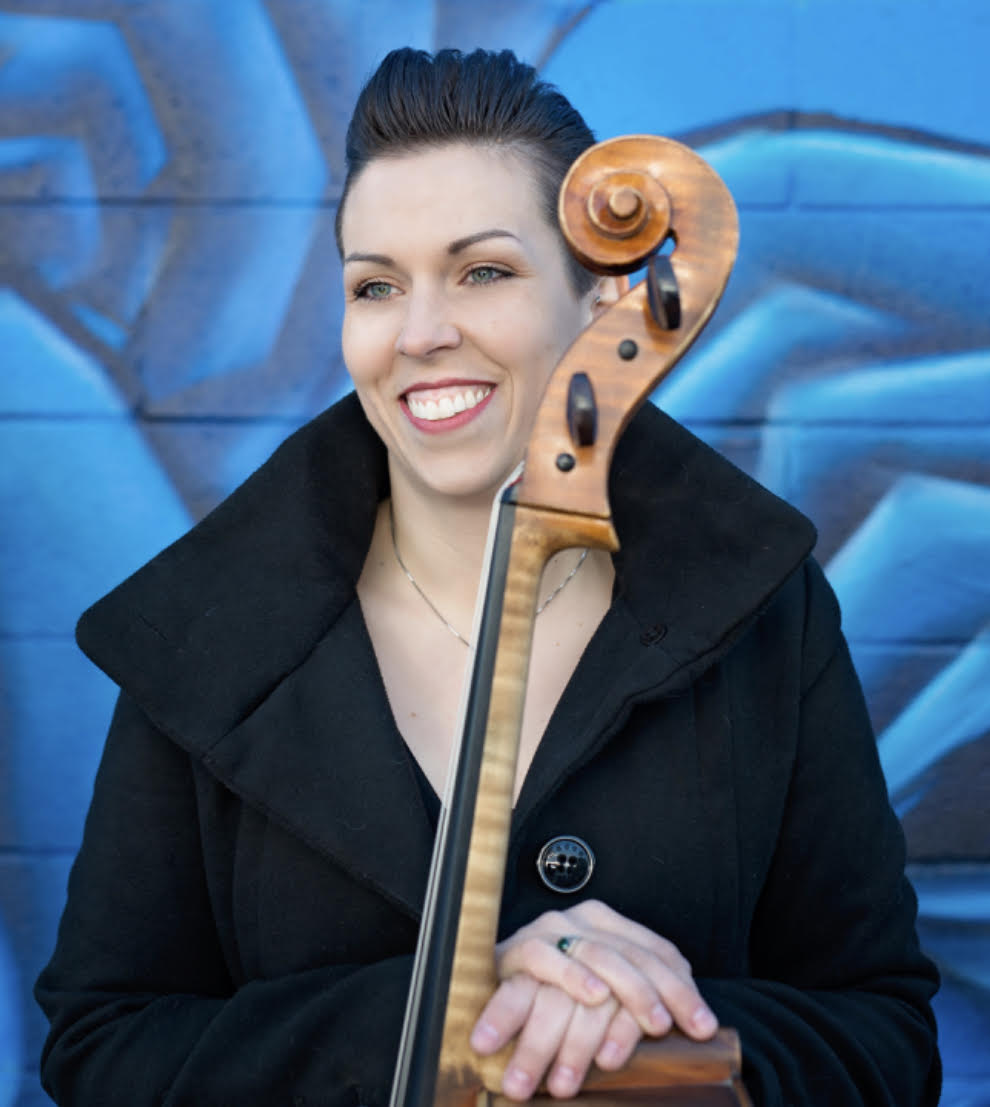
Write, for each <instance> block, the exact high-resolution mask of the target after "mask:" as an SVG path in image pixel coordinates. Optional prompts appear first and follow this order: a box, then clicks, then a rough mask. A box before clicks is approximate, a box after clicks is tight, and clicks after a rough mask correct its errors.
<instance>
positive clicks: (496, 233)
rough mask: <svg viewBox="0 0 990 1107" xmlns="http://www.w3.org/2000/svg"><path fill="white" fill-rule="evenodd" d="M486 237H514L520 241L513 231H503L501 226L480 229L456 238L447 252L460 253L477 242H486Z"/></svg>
mask: <svg viewBox="0 0 990 1107" xmlns="http://www.w3.org/2000/svg"><path fill="white" fill-rule="evenodd" d="M486 238H514V239H515V240H516V241H517V242H518V241H519V239H518V237H517V236H516V235H514V234H513V233H512V231H503V230H502V229H501V228H500V227H493V228H492V229H491V230H489V231H478V232H477V233H476V234H469V235H465V236H464V238H455V239H454V241H453V242H452V243H451V244H450V245H449V246H448V247H447V253H448V254H459V253H460V252H461V250H466V249H467V248H468V247H469V246H473V245H474V244H475V243H476V242H484V240H485V239H486Z"/></svg>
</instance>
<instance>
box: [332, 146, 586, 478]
mask: <svg viewBox="0 0 990 1107" xmlns="http://www.w3.org/2000/svg"><path fill="white" fill-rule="evenodd" d="M342 242H343V251H344V291H345V296H346V306H345V310H344V324H343V352H344V360H345V362H346V364H347V368H348V370H349V371H350V374H351V377H352V379H353V381H354V386H355V389H356V390H357V394H358V396H359V398H360V400H361V403H362V405H363V407H364V410H365V413H366V414H367V416H368V419H369V420H370V422H371V423H372V425H373V426H374V428H375V430H376V431H377V432H378V434H379V435H380V436H381V438H382V440H383V441H384V443H385V445H386V447H387V448H388V451H389V455H390V460H391V463H392V465H391V467H392V474H393V480H396V479H398V480H408V481H410V482H412V483H415V484H417V485H419V486H420V487H421V488H422V489H424V490H430V491H432V492H437V493H441V494H444V495H450V496H472V495H479V494H482V493H484V494H486V495H490V494H491V493H492V492H494V490H495V489H496V488H497V487H498V486H499V485H500V484H501V482H502V481H503V480H504V479H505V477H506V476H507V475H508V474H509V473H510V472H511V471H512V469H513V468H514V466H515V465H516V464H517V462H518V461H519V460H520V459H521V458H522V456H523V453H524V451H525V448H526V443H527V441H528V439H529V434H530V431H531V428H532V425H533V421H534V418H535V415H536V410H537V407H538V406H539V402H540V399H541V397H542V395H543V391H544V388H545V386H546V383H547V379H548V378H549V375H550V373H551V371H552V369H553V368H554V366H555V365H556V363H557V361H558V360H559V359H560V357H561V355H562V353H563V352H564V350H566V349H567V347H568V346H569V345H570V344H571V342H572V341H573V340H574V338H575V337H576V335H577V334H578V333H579V332H580V331H581V330H582V329H583V327H584V326H585V325H586V324H587V323H588V322H589V321H590V319H591V302H592V294H591V293H590V292H589V293H587V294H586V295H583V296H578V295H577V294H576V293H575V292H574V290H573V287H572V285H571V283H570V281H569V279H568V274H567V269H566V261H565V257H564V247H563V244H562V242H561V240H560V237H559V235H558V233H557V231H556V230H555V229H553V228H551V227H550V226H549V225H548V224H547V221H546V218H545V216H544V214H543V211H542V207H541V203H540V196H539V194H538V190H537V185H536V183H535V181H534V179H533V175H532V174H531V173H530V172H529V171H528V170H527V168H526V167H525V165H524V163H523V162H522V161H521V159H520V156H519V155H518V154H515V153H512V152H509V151H506V150H495V149H492V148H490V147H485V146H476V145H469V144H454V145H450V146H444V147H441V148H438V149H430V150H422V151H417V152H415V153H410V154H406V155H402V156H401V157H394V158H381V159H378V160H376V161H373V162H371V163H370V164H369V165H368V166H367V167H366V168H365V169H364V171H363V172H362V173H361V175H360V176H359V177H358V178H357V180H356V181H355V182H354V184H353V185H352V188H351V191H350V194H349V196H348V199H347V203H346V207H345V209H344V213H343V220H342Z"/></svg>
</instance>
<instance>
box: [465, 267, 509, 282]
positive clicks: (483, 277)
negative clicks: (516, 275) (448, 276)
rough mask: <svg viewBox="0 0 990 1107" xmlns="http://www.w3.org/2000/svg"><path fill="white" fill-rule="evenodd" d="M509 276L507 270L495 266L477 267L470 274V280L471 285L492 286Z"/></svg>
mask: <svg viewBox="0 0 990 1107" xmlns="http://www.w3.org/2000/svg"><path fill="white" fill-rule="evenodd" d="M508 276H509V273H508V272H507V271H506V270H505V269H499V268H498V267H497V266H495V265H477V266H475V267H474V269H472V270H471V271H470V272H469V273H468V280H469V281H470V282H471V284H491V283H492V282H493V281H498V280H502V279H503V278H504V277H508Z"/></svg>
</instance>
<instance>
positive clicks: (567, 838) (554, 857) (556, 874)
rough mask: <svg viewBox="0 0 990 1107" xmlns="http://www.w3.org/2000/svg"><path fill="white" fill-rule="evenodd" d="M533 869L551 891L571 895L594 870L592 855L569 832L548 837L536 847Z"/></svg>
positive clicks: (579, 840) (586, 881)
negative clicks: (541, 847)
mask: <svg viewBox="0 0 990 1107" xmlns="http://www.w3.org/2000/svg"><path fill="white" fill-rule="evenodd" d="M536 871H537V872H538V873H539V874H540V879H541V880H542V881H543V883H544V884H545V885H546V886H547V887H548V888H551V889H552V890H553V891H555V892H560V893H562V894H563V895H565V896H567V895H571V894H572V893H573V892H579V891H580V890H581V889H582V888H583V887H584V886H585V884H587V883H588V881H589V880H590V879H591V874H592V873H593V872H594V871H595V855H594V854H593V853H592V852H591V846H589V845H588V843H587V842H583V841H581V839H580V838H575V837H574V835H573V834H562V835H561V836H560V837H559V838H551V839H550V841H549V842H547V844H546V845H545V846H544V847H543V849H541V850H540V856H539V857H537V859H536Z"/></svg>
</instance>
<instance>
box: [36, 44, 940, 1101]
mask: <svg viewBox="0 0 990 1107" xmlns="http://www.w3.org/2000/svg"><path fill="white" fill-rule="evenodd" d="M591 142H592V136H591V134H590V132H589V131H588V129H587V127H586V126H585V125H584V123H583V121H581V119H580V117H579V116H578V115H577V113H576V112H575V111H574V109H573V108H572V107H571V105H570V104H568V103H567V101H566V100H564V99H563V97H562V96H561V95H560V94H559V93H558V92H557V91H556V90H554V89H552V88H550V87H548V86H547V85H545V84H542V83H541V82H539V81H538V80H537V78H536V74H535V73H534V71H533V70H532V69H531V68H530V67H528V66H525V65H523V64H521V63H520V62H518V61H517V60H516V59H515V58H514V57H513V56H512V55H511V54H508V53H500V54H489V53H485V52H481V51H479V52H476V53H474V54H470V55H461V54H459V53H457V52H456V51H441V52H440V53H439V54H437V55H436V56H435V57H431V56H429V55H426V54H423V53H420V52H417V51H412V50H404V51H398V52H396V53H394V54H392V55H390V56H389V57H388V58H387V59H386V60H385V61H384V62H383V64H382V66H381V67H380V69H379V70H378V72H377V73H376V74H375V75H374V76H373V77H372V79H371V81H370V82H369V84H368V86H367V87H366V89H365V91H364V92H363V93H362V95H361V98H360V100H359V102H358V105H357V108H356V110H355V115H354V119H353V121H352V125H351V128H350V130H349V134H348V164H349V172H348V177H347V180H346V183H345V188H344V193H343V197H342V200H341V204H340V210H339V212H338V221H337V229H338V242H339V246H340V249H341V255H342V258H343V272H344V295H345V301H346V307H345V314H344V326H343V336H342V342H343V351H344V357H345V360H346V363H347V366H348V369H349V371H350V373H351V376H352V378H353V382H354V387H355V392H356V396H352V397H348V398H347V399H345V400H344V401H342V402H341V403H340V404H338V405H336V406H335V407H334V408H331V409H330V410H329V411H328V412H326V413H324V414H323V415H321V416H320V417H319V418H318V419H316V420H314V422H313V423H311V424H310V425H309V426H307V427H305V428H303V429H302V430H301V431H299V432H298V433H297V434H296V435H294V436H293V437H292V438H290V439H289V441H287V442H286V443H285V444H284V445H283V446H282V447H281V448H280V449H279V450H278V451H277V452H276V454H275V455H274V456H273V457H272V458H271V459H270V461H269V462H267V463H266V465H264V466H263V467H262V468H261V469H260V470H259V471H258V473H256V474H255V475H254V476H253V477H252V478H251V479H250V480H249V481H248V482H246V483H245V484H244V485H243V486H242V487H241V488H240V489H239V490H238V491H237V492H236V493H235V494H234V495H233V496H232V497H230V499H229V500H227V501H226V502H225V503H224V504H222V505H221V506H220V507H219V508H218V509H217V510H216V511H215V512H214V513H213V514H212V515H211V516H209V517H208V518H207V519H205V520H204V521H203V522H202V523H201V524H200V525H199V526H197V527H196V528H194V529H193V530H192V531H191V532H190V533H189V534H188V535H187V536H186V537H185V538H183V539H181V540H180V541H179V542H178V543H176V544H175V545H174V546H173V547H170V548H169V549H168V550H166V551H164V552H163V553H162V554H161V555H159V557H158V558H156V559H155V560H154V561H153V562H151V563H150V564H149V565H148V566H146V567H145V568H144V569H142V570H140V571H139V572H138V573H137V574H135V575H134V576H133V577H132V578H130V579H129V580H128V581H125V582H124V584H122V585H121V586H120V587H119V588H118V589H116V590H115V591H114V592H112V593H111V594H110V595H109V596H108V597H106V598H104V599H103V600H102V601H100V603H99V604H97V605H96V606H95V607H94V608H92V609H91V610H90V611H89V612H87V613H86V614H85V615H84V616H83V619H82V620H81V622H80V626H79V641H80V643H81V645H82V647H83V648H84V650H86V652H87V653H88V654H89V655H90V657H92V658H93V660H94V661H96V663H97V664H98V665H100V666H101V667H102V668H103V669H104V670H105V671H106V672H108V673H109V674H110V675H111V676H112V677H113V679H114V680H115V681H117V683H118V684H119V685H120V687H121V689H122V691H121V696H120V701H119V705H118V709H117V712H116V715H115V718H114V722H113V725H112V728H111V732H110V735H109V738H108V741H107V747H106V751H105V754H104V759H103V763H102V765H101V769H100V772H99V776H98V779H97V783H96V788H95V793H94V798H93V804H92V807H91V810H90V815H89V818H88V821H87V825H86V833H85V839H84V842H83V846H82V849H81V851H80V854H79V857H78V859H77V861H76V864H75V867H74V869H73V874H72V878H71V882H70V888H69V898H68V903H67V906H66V909H65V914H64V917H63V921H62V926H61V929H60V933H59V940H58V945H57V948H56V950H55V953H54V956H53V958H52V961H51V963H50V964H49V966H48V967H47V968H46V970H45V971H44V973H43V974H42V976H41V978H40V979H39V982H38V985H37V995H38V999H39V1001H40V1002H41V1004H42V1006H43V1007H44V1009H45V1011H46V1013H47V1014H48V1016H49V1018H50V1020H51V1032H50V1035H49V1038H48V1041H47V1043H46V1046H45V1055H44V1060H43V1075H44V1081H45V1086H46V1088H47V1089H48V1090H49V1092H50V1093H51V1094H52V1096H53V1097H54V1098H55V1099H56V1101H57V1102H59V1103H64V1104H68V1103H81V1104H83V1103H87V1104H88V1103H100V1104H108V1105H113V1104H120V1105H124V1104H126V1105H127V1107H136V1105H138V1107H139V1105H141V1104H168V1105H169V1107H178V1105H180V1104H189V1105H192V1104H195V1105H197V1107H203V1105H211V1104H216V1105H220V1104H227V1103H238V1104H258V1105H262V1104H263V1105H269V1104H273V1103H288V1102H293V1103H305V1104H310V1105H312V1104H325V1105H333V1107H337V1105H340V1107H345V1105H346V1107H354V1105H356V1104H366V1105H370V1107H373V1105H376V1104H384V1103H385V1102H386V1101H387V1099H388V1091H389V1083H390V1076H391V1072H392V1070H393V1068H394V1062H395V1054H396V1048H397V1042H398V1037H399V1029H400V1024H401V1020H402V1012H403V1009H404V1006H405V995H406V991H407V989H408V985H409V979H410V968H411V962H412V953H413V949H414V946H415V941H416V932H417V927H418V923H419V914H420V908H421V905H422V902H423V894H424V888H425V883H426V877H427V869H428V862H429V855H430V847H431V841H432V837H433V831H434V829H435V825H436V819H437V813H438V807H439V800H438V793H440V792H442V790H443V787H444V783H445V773H446V767H447V763H448V755H449V751H450V746H451V742H452V736H453V734H454V729H455V721H456V717H457V713H458V704H459V700H460V694H461V693H460V689H461V683H462V679H463V675H464V671H465V667H466V664H467V660H468V657H469V655H470V650H469V649H466V648H465V646H466V644H469V637H470V636H469V632H468V627H469V625H470V622H471V613H472V611H473V609H474V604H475V597H476V594H477V591H478V584H479V578H480V573H481V565H482V559H483V550H484V545H485V540H486V532H487V526H488V519H489V512H490V506H491V500H492V496H493V493H494V492H495V490H496V489H497V488H498V486H499V485H500V484H501V483H502V482H503V481H504V479H505V478H506V476H507V475H508V474H510V473H511V472H512V471H513V469H514V468H515V467H516V466H517V465H518V463H519V462H520V461H521V460H522V459H523V457H524V455H525V450H526V444H527V440H528V437H529V434H530V432H531V429H532V425H533V421H534V417H535V414H536V411H537V408H538V405H539V402H540V399H541V396H542V394H543V391H544V388H545V386H546V383H547V379H548V377H549V375H550V373H551V372H552V370H553V368H554V366H555V365H556V363H557V362H558V360H559V359H560V357H561V355H562V354H563V353H564V351H565V350H566V349H567V347H568V346H569V345H570V344H571V342H572V341H573V340H574V339H575V337H576V336H577V335H578V334H579V333H580V332H581V330H582V328H584V327H585V326H586V325H587V324H588V323H589V322H590V321H591V320H592V319H593V318H594V316H595V314H596V312H599V311H602V310H605V309H606V308H607V305H608V304H609V303H610V302H611V301H613V300H614V298H615V297H616V295H618V293H619V291H620V289H619V288H618V286H617V284H616V282H615V281H613V280H610V279H606V280H599V279H598V278H595V277H594V276H592V275H591V274H589V273H587V272H585V271H584V270H582V269H581V268H580V266H578V265H577V263H576V262H575V261H574V260H573V259H572V258H571V257H570V256H569V255H568V254H567V252H566V250H565V248H564V244H563V241H562V238H561V236H560V232H559V230H558V229H557V226H556V223H555V219H554V212H555V203H556V194H557V190H558V188H559V185H560V182H561V180H562V178H563V176H564V174H565V172H566V170H567V168H568V166H569V165H570V163H571V162H572V160H573V159H574V158H575V157H576V156H577V155H578V154H579V153H581V152H582V150H584V149H585V148H586V147H587V146H589V145H590V144H591ZM612 478H613V479H612V485H613V487H612V490H611V500H612V504H613V508H614V516H615V524H616V529H617V531H618V534H619V537H620V541H621V543H622V550H621V553H620V554H619V555H617V556H616V558H615V559H614V560H613V559H611V558H610V557H609V556H607V555H606V554H605V553H603V552H602V551H591V552H588V551H582V550H565V551H562V552H561V553H560V554H559V555H557V556H556V557H555V558H554V559H553V560H551V562H550V563H549V564H548V566H547V568H546V571H545V574H544V578H543V581H542V602H541V603H540V605H539V612H540V613H539V617H538V618H537V620H536V625H535V631H534V639H533V649H532V663H531V667H530V679H529V685H528V691H527V697H526V704H525V713H524V718H523V728H522V744H521V756H520V762H519V768H518V773H517V779H516V782H515V801H516V806H515V812H514V817H513V832H512V840H511V843H510V851H509V860H508V870H507V877H506V885H505V894H504V899H503V903H502V916H501V926H500V935H501V941H500V942H499V945H498V946H497V948H496V951H495V954H496V964H497V970H498V979H499V982H500V983H499V985H498V987H497V989H496V991H495V993H494V995H493V996H492V998H491V1000H490V1002H489V1003H488V1006H487V1007H486V1008H485V1010H484V1012H483V1013H482V1015H481V1017H480V1019H479V1021H478V1023H477V1025H476V1026H475V1027H474V1030H473V1036H472V1044H473V1047H474V1049H475V1050H477V1051H478V1052H479V1053H483V1054H487V1053H492V1052H494V1051H496V1050H498V1049H499V1048H501V1047H502V1046H503V1045H504V1044H506V1043H509V1042H512V1043H513V1044H512V1046H511V1051H510V1052H511V1060H510V1063H509V1065H508V1067H507V1069H506V1073H505V1083H504V1090H505V1092H506V1093H507V1094H508V1095H509V1096H510V1097H512V1098H514V1099H519V1100H524V1099H527V1098H528V1097H530V1096H531V1095H532V1094H533V1093H534V1091H535V1090H536V1089H537V1087H538V1085H539V1083H540V1081H545V1083H546V1086H547V1088H548V1089H549V1090H550V1092H551V1093H552V1094H553V1095H555V1096H560V1097H568V1096H572V1095H573V1094H574V1093H576V1092H577V1091H578V1089H579V1088H580V1086H581V1084H582V1082H583V1080H584V1078H585V1074H586V1072H587V1070H588V1068H589V1066H590V1065H591V1064H592V1062H594V1063H596V1064H597V1065H598V1066H599V1067H601V1068H604V1069H616V1068H619V1067H621V1066H622V1065H623V1064H624V1063H625V1062H626V1061H627V1059H628V1058H629V1056H630V1055H631V1052H632V1051H633V1049H634V1048H635V1046H636V1044H637V1043H638V1041H639V1040H640V1039H641V1038H642V1037H643V1036H644V1035H646V1036H662V1035H664V1034H666V1033H667V1032H668V1031H669V1030H670V1029H671V1028H672V1027H674V1026H676V1027H678V1028H679V1029H680V1030H681V1031H683V1032H684V1033H685V1034H687V1035H688V1036H690V1037H693V1038H695V1039H698V1040H705V1039H708V1038H710V1037H711V1036H712V1035H713V1034H714V1033H715V1030H716V1029H717V1026H718V1023H719V1020H720V1019H722V1020H725V1021H726V1022H727V1023H728V1024H731V1025H732V1026H735V1027H737V1028H738V1029H739V1032H740V1035H741V1039H742V1043H743V1052H744V1079H745V1082H746V1085H747V1088H748V1089H749V1091H750V1094H751V1095H752V1097H753V1099H754V1101H755V1102H756V1103H758V1104H784V1103H802V1104H822V1105H833V1104H837V1103H842V1104H855V1103H862V1104H870V1105H873V1104H891V1105H894V1104H896V1105H898V1107H900V1105H904V1104H914V1103H924V1104H929V1103H934V1102H936V1100H937V1097H938V1082H939V1075H938V1073H939V1070H938V1057H937V1052H936V1049H935V1034H934V1027H933V1023H932V1017H931V1011H930V1007H929V1001H930V998H931V995H932V993H933V991H934V989H935V986H936V978H935V973H934V969H933V968H932V966H931V965H930V963H929V962H928V961H927V960H926V959H925V958H924V957H923V956H922V955H921V953H920V951H919V949H918V945H917V941H916V938H915V933H914V921H915V900H914V896H913V892H912V891H911V888H910V886H909V885H908V883H907V882H906V880H905V878H904V872H903V861H904V856H903V839H902V835H901V832H900V828H899V825H898V823H897V820H896V819H895V817H894V815H893V813H892V812H891V810H890V807H889V804H888V802H887V797H886V793H885V790H884V784H883V778H882V775H881V773H880V770H879V766H878V762H877V756H876V750H875V746H874V741H873V737H872V734H871V732H870V728H869V723H868V721H867V718H866V714H865V709H864V707H863V703H862V697H861V694H860V691H859V686H858V682H857V680H856V677H855V674H854V673H853V671H852V668H851V665H850V661H849V657H848V653H847V651H846V648H845V643H844V640H843V637H842V633H841V630H840V626H839V617H838V610H837V607H836V604H835V601H834V597H833V596H832V594H831V592H830V590H829V588H828V586H827V584H826V583H825V581H824V578H823V576H822V574H821V571H820V570H819V568H818V566H817V565H816V563H815V562H814V560H812V559H811V557H810V551H811V547H812V545H813V542H814V531H813V528H812V527H811V525H810V523H808V521H807V520H806V519H804V518H803V517H802V516H801V515H799V514H798V513H797V512H796V511H794V510H793V509H791V508H789V507H788V506H787V505H785V504H783V503H781V502H780V501H779V500H777V499H775V498H774V497H772V496H771V495H770V494H769V493H767V492H766V491H765V490H763V489H762V488H760V487H759V486H758V485H756V484H754V483H753V482H752V481H750V480H749V479H748V478H747V477H745V476H744V475H743V474H742V473H740V472H739V471H738V470H736V469H734V468H733V467H732V466H730V465H729V464H728V463H727V462H726V461H724V460H723V459H722V458H720V457H719V456H718V455H716V454H714V453H713V452H712V451H710V450H709V449H708V448H707V447H705V446H703V445H702V444H701V443H700V442H698V441H697V440H696V439H694V438H693V437H692V436H691V435H690V434H688V433H687V432H686V431H685V430H683V429H682V428H680V427H678V426H677V425H676V424H675V423H673V422H672V421H671V420H669V419H666V418H665V417H663V416H662V415H660V414H659V413H658V412H656V411H655V410H647V411H644V412H642V413H641V414H640V415H639V416H637V418H636V419H635V420H634V421H633V423H632V425H631V426H630V427H629V429H628V431H627V432H626V434H625V436H624V438H623V440H622V442H621V443H620V446H619V449H618V452H617V455H616V461H615V465H614V467H613V474H612ZM562 843H563V844H562ZM560 858H565V860H566V861H567V865H566V872H564V871H563V870H562V869H561V863H560V861H559V859H560Z"/></svg>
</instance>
